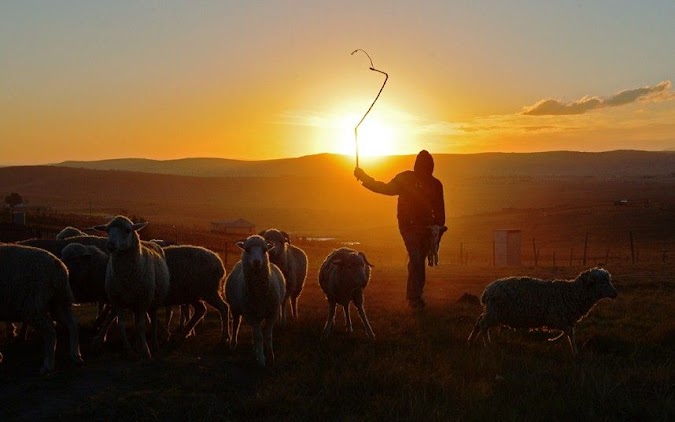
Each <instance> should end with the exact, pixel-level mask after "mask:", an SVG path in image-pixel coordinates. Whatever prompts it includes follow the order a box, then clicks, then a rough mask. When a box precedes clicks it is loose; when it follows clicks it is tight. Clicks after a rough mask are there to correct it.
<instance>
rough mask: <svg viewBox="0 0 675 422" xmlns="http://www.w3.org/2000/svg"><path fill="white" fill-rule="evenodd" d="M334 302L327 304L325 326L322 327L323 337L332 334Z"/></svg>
mask: <svg viewBox="0 0 675 422" xmlns="http://www.w3.org/2000/svg"><path fill="white" fill-rule="evenodd" d="M335 306H336V303H335V302H328V319H327V320H326V325H324V327H323V335H324V336H325V337H328V336H329V335H330V334H331V333H332V332H333V326H334V325H335Z"/></svg>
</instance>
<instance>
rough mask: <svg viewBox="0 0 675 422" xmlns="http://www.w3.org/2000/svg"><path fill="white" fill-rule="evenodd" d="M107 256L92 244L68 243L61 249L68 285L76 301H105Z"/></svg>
mask: <svg viewBox="0 0 675 422" xmlns="http://www.w3.org/2000/svg"><path fill="white" fill-rule="evenodd" d="M109 258H110V257H109V256H108V255H107V254H106V253H105V252H103V251H102V250H100V249H99V248H97V247H96V246H93V245H83V244H81V243H70V244H68V245H66V247H65V248H63V250H62V251H61V260H63V262H64V263H65V264H66V266H67V267H68V272H69V273H70V287H71V289H72V290H73V295H74V296H75V302H76V303H92V302H107V301H108V295H107V293H106V291H105V276H106V272H107V268H108V260H109Z"/></svg>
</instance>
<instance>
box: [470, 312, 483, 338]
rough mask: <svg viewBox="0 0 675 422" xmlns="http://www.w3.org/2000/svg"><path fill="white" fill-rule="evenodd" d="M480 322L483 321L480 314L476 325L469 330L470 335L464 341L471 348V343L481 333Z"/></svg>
mask: <svg viewBox="0 0 675 422" xmlns="http://www.w3.org/2000/svg"><path fill="white" fill-rule="evenodd" d="M481 321H483V315H482V314H481V315H480V316H479V317H478V319H477V320H476V323H475V324H474V326H473V330H471V334H469V338H468V339H466V341H467V343H468V344H469V346H471V344H473V341H474V340H475V339H476V337H477V336H478V335H479V334H480V333H481V331H480V325H481Z"/></svg>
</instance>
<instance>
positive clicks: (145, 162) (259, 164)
mask: <svg viewBox="0 0 675 422" xmlns="http://www.w3.org/2000/svg"><path fill="white" fill-rule="evenodd" d="M434 158H435V161H436V171H437V174H438V176H439V177H441V178H443V177H457V176H459V177H466V176H469V177H480V176H488V177H495V176H497V177H500V176H532V177H537V176H551V177H556V176H597V177H612V178H614V177H624V176H630V177H635V176H656V175H665V174H672V173H674V172H675V152H670V151H609V152H598V153H589V152H573V151H554V152H541V153H483V154H436V155H434ZM352 160H353V159H352V158H351V157H348V156H341V155H335V154H318V155H309V156H304V157H298V158H285V159H278V160H263V161H243V160H230V159H224V158H183V159H178V160H161V161H160V160H149V159H141V158H128V159H114V160H101V161H65V162H63V163H59V164H55V166H58V167H72V168H85V169H93V170H123V171H135V172H142V173H156V174H173V175H183V176H199V177H279V176H312V175H314V176H316V175H317V174H319V173H324V174H326V173H327V174H332V173H334V172H339V173H343V172H345V171H348V170H349V169H350V168H351V167H352V166H353V161H352ZM362 161H363V164H362V167H363V168H364V169H366V170H367V171H372V172H374V175H379V176H380V177H385V176H389V175H393V174H395V173H396V172H398V171H401V170H403V169H407V168H411V167H412V163H413V162H414V156H412V155H407V156H391V157H385V158H381V159H369V158H363V159H362Z"/></svg>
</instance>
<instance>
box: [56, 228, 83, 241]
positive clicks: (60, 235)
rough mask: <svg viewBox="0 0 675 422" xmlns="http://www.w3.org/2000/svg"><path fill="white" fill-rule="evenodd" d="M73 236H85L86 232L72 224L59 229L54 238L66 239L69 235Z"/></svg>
mask: <svg viewBox="0 0 675 422" xmlns="http://www.w3.org/2000/svg"><path fill="white" fill-rule="evenodd" d="M75 236H87V233H85V232H83V231H82V230H80V229H78V228H77V227H73V226H68V227H66V228H64V229H63V230H61V231H60V232H59V233H58V234H57V235H56V239H57V240H62V239H68V238H69V237H75Z"/></svg>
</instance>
